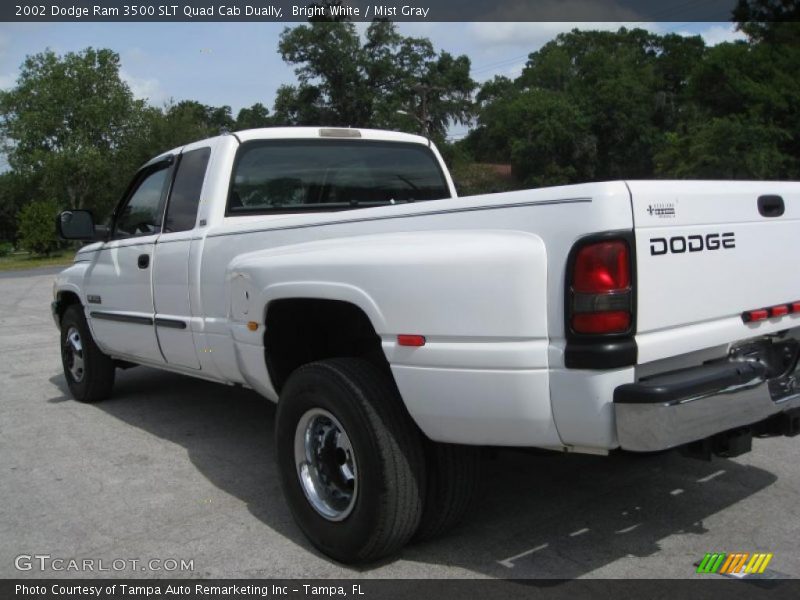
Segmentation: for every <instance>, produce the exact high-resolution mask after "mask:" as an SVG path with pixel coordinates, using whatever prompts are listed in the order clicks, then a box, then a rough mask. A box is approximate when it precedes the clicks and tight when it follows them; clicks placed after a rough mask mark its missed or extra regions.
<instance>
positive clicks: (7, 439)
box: [0, 270, 800, 578]
mask: <svg viewBox="0 0 800 600" xmlns="http://www.w3.org/2000/svg"><path fill="white" fill-rule="evenodd" d="M52 279H53V275H52V271H51V270H48V271H45V272H25V273H16V274H8V275H3V277H2V278H0V577H3V578H11V577H23V578H34V577H42V576H46V577H56V576H63V577H87V576H88V577H92V576H103V577H109V576H118V577H166V576H178V577H268V578H294V577H302V578H312V577H313V578H329V577H336V578H340V577H345V578H349V577H358V578H389V577H391V578H399V577H403V578H475V577H481V578H482V577H490V578H497V577H501V578H572V577H604V578H638V577H642V578H653V577H656V578H660V577H669V578H692V577H715V576H710V575H696V574H695V573H694V571H695V568H696V567H695V564H696V563H697V561H698V560H699V559H701V558H702V557H703V555H704V554H705V553H706V552H719V551H723V552H770V553H773V555H774V556H773V558H772V561H771V563H770V565H769V570H768V574H771V575H772V576H787V577H797V576H798V575H800V552H799V551H798V549H799V548H800V542H798V540H800V514H799V513H800V460H798V457H800V437H798V438H794V439H791V438H776V439H769V440H755V441H754V448H753V452H751V453H749V454H746V455H743V456H741V457H738V458H736V459H731V460H726V459H715V460H714V461H712V462H701V461H697V460H692V459H688V458H684V457H682V456H680V455H678V454H676V453H667V454H660V455H654V456H637V455H616V456H610V457H599V456H582V455H558V454H554V453H544V452H539V453H525V452H518V451H510V450H508V451H501V452H499V453H497V455H496V456H495V457H492V458H487V459H486V460H484V461H483V465H482V466H483V476H482V481H481V492H480V498H479V501H478V502H477V505H476V507H475V510H474V512H473V513H472V515H471V516H470V518H469V520H468V521H467V522H466V523H465V524H464V525H463V526H461V527H459V528H458V529H457V530H456V531H454V532H452V533H451V534H449V535H447V536H446V537H443V538H441V539H437V540H434V541H431V542H428V543H424V544H418V545H413V546H409V547H407V548H406V549H404V550H403V551H402V552H401V553H400V554H399V555H397V556H396V557H393V558H391V559H389V560H385V561H383V562H381V563H379V564H374V565H367V566H364V567H361V568H358V569H354V568H350V567H346V566H342V565H339V564H336V563H334V562H332V561H330V560H328V559H327V558H325V557H324V556H322V555H320V554H319V553H318V552H316V551H315V550H314V549H313V548H312V547H311V545H310V544H309V543H308V542H307V541H306V540H305V539H304V537H303V535H302V534H301V532H300V530H299V529H298V527H297V526H296V525H295V524H294V522H293V521H292V517H291V515H290V513H289V510H288V507H287V505H286V503H285V502H284V500H283V497H282V495H281V492H280V489H279V484H278V476H277V472H276V468H275V464H274V452H273V426H274V419H275V409H274V406H273V405H272V404H271V403H270V402H269V401H267V400H264V399H262V398H261V397H260V396H258V395H257V394H255V393H253V392H250V391H247V390H242V389H235V388H231V387H227V386H223V385H216V384H211V383H207V382H204V381H199V380H193V379H190V378H186V377H182V376H178V375H173V374H169V373H162V372H159V371H156V370H152V369H147V368H144V367H137V368H134V369H130V370H127V371H118V372H117V374H118V377H117V384H116V387H115V394H114V397H113V398H112V399H110V400H108V401H106V402H102V403H100V404H96V405H87V404H80V403H78V402H75V401H74V400H72V399H71V398H70V396H69V393H68V391H67V388H66V384H65V381H64V377H63V374H62V372H61V365H60V358H59V349H58V339H59V337H58V331H57V329H56V328H55V327H54V325H53V322H52V319H51V317H50V312H49V311H50V309H49V303H50V300H51V286H52ZM44 555H46V556H49V557H50V558H46V559H37V558H35V557H36V556H44ZM20 556H22V557H23V558H22V559H20V558H19V557H20ZM25 557H31V558H25ZM54 559H63V560H64V561H65V562H63V563H55V566H60V567H62V568H63V569H67V568H68V567H69V565H70V563H69V562H68V561H69V560H70V559H75V560H78V561H83V560H92V561H94V562H93V563H92V564H93V568H94V569H95V570H96V571H95V573H94V574H93V572H91V571H88V572H87V571H80V570H78V571H73V570H60V571H59V570H54V568H53V567H54V564H53V560H54ZM151 560H155V561H160V562H155V563H150V561H151ZM171 560H174V561H175V564H173V563H172V562H169V561H171ZM101 561H102V563H101ZM114 561H117V562H116V563H114ZM120 561H125V563H124V565H125V566H124V568H122V569H120V570H115V569H116V567H119V566H121V565H123V563H122V562H120ZM181 561H184V563H185V564H188V566H186V568H185V570H181V567H180V562H181ZM41 564H45V565H46V567H47V568H45V570H44V571H42V570H41V569H40V566H41ZM100 564H102V565H103V566H104V567H105V568H107V569H109V570H108V571H104V572H97V568H98V566H99V565H100ZM134 565H135V566H134ZM27 566H30V569H29V570H18V568H17V567H22V568H26V567H27ZM172 567H176V569H177V570H172V571H167V570H166V569H169V568H172Z"/></svg>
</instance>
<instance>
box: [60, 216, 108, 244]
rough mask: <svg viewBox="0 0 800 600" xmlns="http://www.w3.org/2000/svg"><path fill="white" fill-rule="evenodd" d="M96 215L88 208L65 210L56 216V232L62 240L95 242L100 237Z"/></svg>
mask: <svg viewBox="0 0 800 600" xmlns="http://www.w3.org/2000/svg"><path fill="white" fill-rule="evenodd" d="M97 229H98V228H96V227H95V225H94V217H93V216H92V213H91V212H90V211H88V210H65V211H63V212H61V213H60V214H59V215H58V216H57V217H56V233H57V234H58V237H60V238H61V239H62V240H79V241H83V242H93V241H95V240H98V239H100V237H98V234H101V237H102V233H103V232H100V231H97Z"/></svg>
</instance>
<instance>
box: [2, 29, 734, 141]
mask: <svg viewBox="0 0 800 600" xmlns="http://www.w3.org/2000/svg"><path fill="white" fill-rule="evenodd" d="M623 25H624V26H627V27H635V26H638V27H643V28H645V29H649V30H651V31H654V32H657V33H666V32H677V33H680V34H684V35H698V34H699V35H702V36H703V38H704V39H705V40H706V43H707V44H709V45H714V44H717V43H719V42H723V41H730V40H734V39H743V36H742V35H741V34H739V33H738V32H736V31H735V30H734V27H733V25H732V24H731V23H547V22H511V23H477V22H473V23H426V22H415V23H398V28H399V30H400V32H401V33H402V34H404V35H413V36H423V37H428V38H430V39H431V41H432V42H433V44H434V46H435V48H436V49H437V50H446V51H448V52H450V53H452V54H455V55H460V54H466V55H467V56H469V58H470V59H471V62H472V76H473V78H474V79H475V80H476V81H479V82H482V81H485V80H487V79H491V78H492V77H494V76H495V75H506V76H510V77H515V76H517V75H518V74H519V73H520V72H521V70H522V67H523V66H524V64H525V62H526V60H527V56H528V54H529V53H531V52H533V51H535V50H537V49H538V48H540V47H541V46H542V45H543V44H545V43H546V42H548V41H549V40H551V39H553V38H554V37H555V36H556V35H557V34H559V33H561V32H564V31H569V30H571V29H573V28H574V27H576V26H577V27H579V28H581V29H606V30H616V29H618V28H619V27H620V26H623ZM286 26H287V25H286V24H284V23H135V24H130V23H84V22H77V23H2V24H0V89H8V88H10V87H13V86H14V82H15V81H16V78H17V75H18V72H19V66H20V64H21V63H22V61H23V60H24V59H25V56H26V55H29V54H35V53H37V52H41V51H43V50H45V49H46V48H50V49H52V50H53V51H55V52H56V53H58V54H63V53H65V52H69V51H78V50H81V49H83V48H86V47H87V46H93V47H95V48H111V49H113V50H115V51H116V52H118V53H119V54H120V58H121V74H122V77H123V78H124V79H125V80H126V81H127V82H128V84H129V85H130V87H131V90H132V91H133V93H134V94H135V95H136V96H137V97H139V98H144V99H147V100H149V102H150V103H151V104H154V105H162V104H164V103H166V102H168V101H170V100H173V101H175V102H179V101H181V100H197V101H199V102H201V103H203V104H208V105H213V106H221V105H228V106H231V108H232V109H233V114H234V116H235V115H236V113H237V112H238V110H239V109H240V108H243V107H246V106H250V105H252V104H254V103H256V102H261V103H262V104H264V105H266V106H267V107H269V108H270V109H272V104H273V101H274V98H275V92H276V90H277V89H278V87H279V86H280V85H281V84H284V83H293V82H294V81H295V77H294V71H293V67H291V66H289V65H286V64H285V63H284V62H283V61H282V60H281V57H280V55H279V54H278V51H277V46H278V38H279V36H280V33H281V32H282V31H283V29H284V28H285V27H286ZM292 26H293V25H292ZM366 26H367V24H365V23H358V24H357V27H358V28H359V30H360V31H363V30H364V29H365V28H366ZM463 134H464V131H463V130H462V129H458V128H456V129H454V130H451V135H452V136H454V137H460V136H462V135H463Z"/></svg>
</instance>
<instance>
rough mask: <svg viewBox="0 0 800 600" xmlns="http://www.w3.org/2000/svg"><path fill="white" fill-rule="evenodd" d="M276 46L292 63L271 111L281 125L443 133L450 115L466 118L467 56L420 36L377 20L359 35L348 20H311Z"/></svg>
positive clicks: (469, 88) (288, 32)
mask: <svg viewBox="0 0 800 600" xmlns="http://www.w3.org/2000/svg"><path fill="white" fill-rule="evenodd" d="M278 50H279V52H280V53H281V56H282V57H283V59H284V60H285V61H286V62H288V63H289V64H293V65H296V66H297V67H296V69H295V73H296V74H297V78H298V85H296V86H293V85H284V86H282V87H281V88H280V89H279V90H278V94H277V97H276V100H275V119H276V122H277V123H280V124H287V125H309V124H320V125H339V126H352V127H379V128H387V129H400V130H404V131H412V132H415V133H425V132H427V133H429V134H431V135H432V136H435V137H438V138H440V139H443V138H444V135H445V133H446V130H447V127H448V124H449V123H450V122H451V121H454V122H458V123H467V122H468V121H469V119H470V116H471V107H472V103H471V94H472V91H473V89H474V88H475V83H474V82H473V80H472V79H471V77H470V75H469V70H470V62H469V59H468V58H467V57H466V56H458V57H454V56H452V55H450V54H448V53H447V52H441V53H439V54H437V53H436V51H435V50H434V48H433V44H431V42H430V40H428V39H426V38H414V37H405V36H402V35H400V34H399V33H398V32H397V28H396V27H395V25H394V24H393V23H390V22H388V21H381V20H375V21H373V22H372V24H370V26H369V27H368V28H367V30H366V33H365V39H364V42H363V43H362V42H361V40H360V39H359V36H358V32H357V31H356V28H355V25H354V24H353V23H350V22H346V21H312V22H311V23H309V24H308V25H301V26H298V27H295V28H292V29H289V28H287V29H285V30H284V31H283V33H282V34H281V39H280V43H279V44H278Z"/></svg>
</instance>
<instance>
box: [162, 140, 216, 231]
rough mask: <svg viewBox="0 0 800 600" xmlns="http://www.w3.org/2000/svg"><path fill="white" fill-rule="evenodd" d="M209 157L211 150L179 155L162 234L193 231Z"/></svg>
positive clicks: (204, 149) (205, 149)
mask: <svg viewBox="0 0 800 600" xmlns="http://www.w3.org/2000/svg"><path fill="white" fill-rule="evenodd" d="M210 156H211V148H198V149H197V150H192V151H190V152H185V153H184V154H181V158H180V162H179V163H178V167H177V168H178V170H177V172H176V173H175V181H174V183H173V184H172V192H170V196H169V203H168V204H167V216H166V219H165V221H164V233H170V232H175V231H188V230H190V229H194V225H195V221H197V208H198V207H199V205H200V192H201V191H202V189H203V179H205V176H206V167H208V159H209V157H210Z"/></svg>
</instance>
